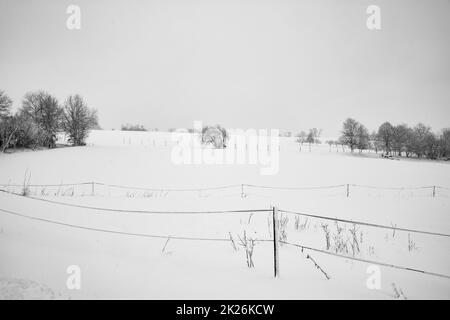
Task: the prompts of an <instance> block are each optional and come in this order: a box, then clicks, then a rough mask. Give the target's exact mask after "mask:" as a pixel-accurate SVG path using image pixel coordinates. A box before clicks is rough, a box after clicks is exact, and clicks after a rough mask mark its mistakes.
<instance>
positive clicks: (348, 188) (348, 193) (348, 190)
mask: <svg viewBox="0 0 450 320" xmlns="http://www.w3.org/2000/svg"><path fill="white" fill-rule="evenodd" d="M349 195H350V184H348V183H347V198H348V196H349Z"/></svg>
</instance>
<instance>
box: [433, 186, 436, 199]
mask: <svg viewBox="0 0 450 320" xmlns="http://www.w3.org/2000/svg"><path fill="white" fill-rule="evenodd" d="M435 196H436V186H433V198H434V197H435Z"/></svg>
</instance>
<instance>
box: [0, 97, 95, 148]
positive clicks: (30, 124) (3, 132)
mask: <svg viewBox="0 0 450 320" xmlns="http://www.w3.org/2000/svg"><path fill="white" fill-rule="evenodd" d="M12 105H13V101H12V99H11V98H10V97H8V96H7V95H6V94H5V93H4V91H1V90H0V151H2V152H5V150H6V149H9V148H32V149H35V148H37V147H46V148H54V147H56V141H57V135H58V133H64V134H65V135H66V136H67V139H68V141H69V142H70V143H71V144H72V145H74V146H81V145H85V140H86V138H87V136H88V133H89V130H91V129H93V128H96V127H98V116H97V111H96V110H95V109H90V108H88V106H87V104H86V102H85V101H84V100H83V98H82V97H81V96H80V95H78V94H76V95H71V96H69V97H67V98H66V100H65V101H64V103H63V104H62V105H60V104H59V102H58V100H57V99H56V98H55V97H54V96H52V95H51V94H49V93H48V92H45V91H36V92H28V93H26V94H25V96H24V98H23V101H22V105H21V107H20V108H19V109H18V110H17V111H16V112H15V113H13V112H12V110H11V108H12Z"/></svg>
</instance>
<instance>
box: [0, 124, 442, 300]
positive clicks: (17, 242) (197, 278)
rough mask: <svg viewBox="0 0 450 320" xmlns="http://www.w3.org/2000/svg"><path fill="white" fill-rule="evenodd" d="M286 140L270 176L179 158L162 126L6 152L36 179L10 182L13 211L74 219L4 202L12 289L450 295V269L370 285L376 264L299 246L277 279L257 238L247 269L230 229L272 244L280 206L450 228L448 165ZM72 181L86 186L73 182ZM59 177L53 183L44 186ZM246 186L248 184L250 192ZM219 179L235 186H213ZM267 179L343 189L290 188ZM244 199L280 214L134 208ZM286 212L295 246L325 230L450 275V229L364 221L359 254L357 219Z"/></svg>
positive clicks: (1, 229) (334, 242) (4, 198)
mask: <svg viewBox="0 0 450 320" xmlns="http://www.w3.org/2000/svg"><path fill="white" fill-rule="evenodd" d="M280 139H281V143H280V147H279V156H280V158H279V171H278V173H277V174H275V175H261V174H260V165H257V164H256V165H255V164H175V163H174V162H173V161H172V158H171V155H172V150H173V148H174V147H175V143H174V142H173V141H171V138H170V134H169V133H163V132H161V133H154V132H153V133H149V132H120V131H93V132H92V133H91V136H90V137H89V141H88V145H87V146H85V147H73V148H72V147H70V148H58V149H54V150H42V151H34V152H33V151H20V152H15V153H12V154H0V184H2V186H0V189H2V190H7V191H11V192H14V193H21V192H22V191H23V190H22V189H23V187H22V186H20V185H23V183H24V180H26V183H27V184H29V185H31V186H29V187H28V190H27V192H28V194H29V196H30V197H22V196H19V195H14V194H12V193H4V192H0V209H3V210H6V211H8V212H13V213H18V214H21V215H26V216H30V217H35V218H39V219H46V220H50V221H58V222H61V223H64V224H68V225H71V226H68V225H58V224H53V223H49V222H48V221H43V220H36V219H34V220H33V219H28V218H26V217H23V216H17V215H14V214H10V213H7V212H5V211H0V298H56V299H99V298H102V299H103V298H104V299H114V298H119V299H129V298H137V299H216V298H217V299H219V298H220V299H316V298H321V299H395V298H397V294H396V290H394V287H395V288H397V291H399V290H401V291H402V292H403V295H404V297H406V298H408V299H431V298H437V299H449V298H450V279H449V278H443V277H437V276H433V275H427V274H422V273H419V272H414V271H408V270H401V269H394V268H390V267H386V266H380V267H379V268H380V270H381V272H380V283H381V286H380V288H379V289H370V288H369V287H368V286H367V280H368V279H369V277H370V276H371V274H369V273H368V268H369V271H370V270H372V269H370V267H371V266H372V264H371V263H365V262H360V261H354V260H351V259H345V258H341V257H336V256H332V255H327V254H324V253H321V252H315V251H309V250H306V249H305V250H304V251H303V252H302V250H301V249H300V248H298V247H294V246H290V245H286V244H284V245H282V246H281V248H280V262H279V264H280V277H279V278H274V277H273V243H272V242H270V241H258V242H257V243H256V245H255V248H254V253H253V257H254V265H255V266H254V268H248V267H247V264H246V259H245V252H244V250H243V248H241V247H239V246H238V250H235V249H234V248H233V246H232V243H231V241H229V240H227V239H229V237H230V235H231V237H233V239H235V241H237V240H238V236H242V235H243V233H244V231H245V232H246V234H247V236H249V237H253V238H256V239H262V240H270V239H271V237H272V233H271V226H270V223H271V219H272V213H271V211H270V209H271V207H272V206H276V207H277V208H279V209H280V210H286V211H295V212H303V213H309V214H316V215H321V216H325V217H332V218H341V219H352V220H358V221H365V222H369V223H375V224H382V225H388V226H396V227H399V228H410V229H419V230H425V231H432V232H438V233H444V234H449V233H450V217H449V212H450V190H449V189H445V188H436V189H435V196H434V197H433V194H432V193H433V189H432V188H429V186H441V187H446V188H448V187H450V166H449V164H448V163H442V162H431V161H417V160H406V159H402V160H400V161H394V160H388V159H381V158H380V157H378V156H377V155H375V154H373V153H364V154H361V155H360V154H358V153H356V154H353V155H352V154H350V153H349V152H348V151H347V152H345V153H343V152H342V149H336V148H335V147H332V148H330V147H329V146H328V145H314V146H312V147H311V150H309V147H308V146H307V145H304V146H303V147H302V148H301V151H300V147H299V145H298V144H296V143H295V142H293V141H294V139H293V138H280ZM25 177H28V178H29V180H28V178H25ZM91 182H95V184H92V183H91ZM71 183H84V184H81V185H75V186H72V185H66V184H71ZM47 184H48V185H53V186H32V185H47ZM242 184H246V185H245V186H244V187H243V188H242ZM347 184H350V187H349V196H348V197H347V186H346V185H347ZM247 185H256V186H259V187H250V186H247ZM355 185H359V186H355ZM133 186H134V187H137V188H132V187H133ZM219 186H229V187H227V188H223V189H212V190H206V187H219ZM261 186H274V187H288V188H289V187H292V188H294V187H318V186H336V187H333V188H325V189H306V190H295V189H292V190H281V189H269V188H263V187H261ZM364 186H365V187H364ZM368 186H372V187H373V186H382V187H386V188H387V189H379V188H369V187H368ZM397 187H408V188H406V189H402V190H400V189H396V188H397ZM415 187H427V188H419V189H415ZM146 188H148V189H146ZM389 188H393V189H389ZM151 189H154V190H151ZM170 189H186V190H170ZM199 189H203V190H199ZM39 199H44V200H45V201H41V200H39ZM51 201H53V202H51ZM57 202H64V203H66V204H67V203H69V204H74V205H78V206H91V207H102V208H113V209H123V211H115V212H110V211H102V210H94V209H87V208H82V207H76V206H67V205H62V204H60V203H57ZM235 209H239V210H241V209H248V210H255V209H267V210H268V211H265V212H254V213H249V212H245V213H209V214H188V213H185V214H151V213H142V212H127V210H134V211H207V210H208V211H213V210H218V211H221V210H235ZM280 215H281V218H283V219H287V220H285V221H287V225H286V227H285V230H284V231H285V235H286V236H287V238H286V241H287V242H289V243H295V244H299V245H304V246H308V247H312V248H317V249H320V250H327V247H326V237H325V232H324V230H323V228H324V227H326V228H328V230H330V238H331V239H330V241H331V247H330V248H329V250H328V251H329V252H333V253H338V254H341V255H347V256H350V257H353V256H354V257H356V258H360V259H366V260H371V261H378V262H384V263H388V264H393V265H398V266H405V267H409V268H414V269H418V270H425V271H429V272H434V273H439V274H444V275H450V255H449V252H450V238H449V237H445V236H433V235H423V234H417V233H408V232H402V231H399V230H397V231H395V232H394V231H393V230H387V229H380V228H373V227H368V226H362V225H360V226H356V228H357V229H356V231H355V232H356V234H357V245H358V247H359V250H357V251H356V252H355V251H354V250H355V248H352V247H351V245H352V244H353V245H354V242H353V238H352V230H354V229H353V228H354V225H353V224H348V223H338V224H336V223H334V222H333V221H330V220H323V219H316V218H306V217H303V216H300V217H299V216H296V215H294V214H288V213H279V216H280ZM73 226H83V227H87V228H93V229H103V230H114V231H119V232H122V234H117V233H116V234H115V233H105V232H99V231H95V230H92V229H80V228H77V227H73ZM341 228H342V230H341V232H340V233H339V232H338V229H339V230H340V229H341ZM124 233H134V234H136V233H138V234H150V235H159V236H162V237H161V238H149V237H140V236H135V235H134V236H133V235H129V234H124ZM169 236H170V237H172V238H171V239H169V240H167V239H168V238H167V237H169ZM176 237H186V238H208V239H216V240H214V241H200V240H192V239H175V238H176ZM217 239H219V240H217ZM339 245H341V246H339ZM342 246H346V249H342V248H343V247H342ZM340 250H343V251H340ZM337 251H338V252H337ZM307 255H310V257H312V258H313V259H314V261H316V262H317V264H318V265H320V267H321V268H322V269H323V270H324V271H325V272H326V273H327V274H328V275H329V276H330V277H331V279H329V280H327V279H326V278H325V276H324V275H323V273H321V272H320V270H318V269H317V268H315V266H314V263H313V262H312V260H311V259H307ZM72 265H76V266H79V267H80V270H81V289H80V290H69V288H68V287H67V285H66V281H67V279H68V277H69V275H68V273H67V268H68V267H69V266H72Z"/></svg>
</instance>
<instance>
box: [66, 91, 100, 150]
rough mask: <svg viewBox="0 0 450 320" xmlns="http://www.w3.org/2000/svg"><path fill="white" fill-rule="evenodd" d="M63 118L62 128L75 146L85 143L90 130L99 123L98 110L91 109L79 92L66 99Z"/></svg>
mask: <svg viewBox="0 0 450 320" xmlns="http://www.w3.org/2000/svg"><path fill="white" fill-rule="evenodd" d="M62 118H63V119H62V129H63V131H64V132H65V133H66V134H67V135H68V137H69V141H70V142H71V143H72V145H74V146H81V145H84V144H85V140H86V137H87V136H88V134H89V130H91V129H93V128H95V127H96V126H97V125H98V118H97V111H96V110H94V109H89V108H88V106H87V105H86V103H85V102H84V101H83V98H82V97H81V96H79V95H78V94H76V95H74V96H69V97H68V98H67V99H66V101H65V103H64V111H63V117H62Z"/></svg>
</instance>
